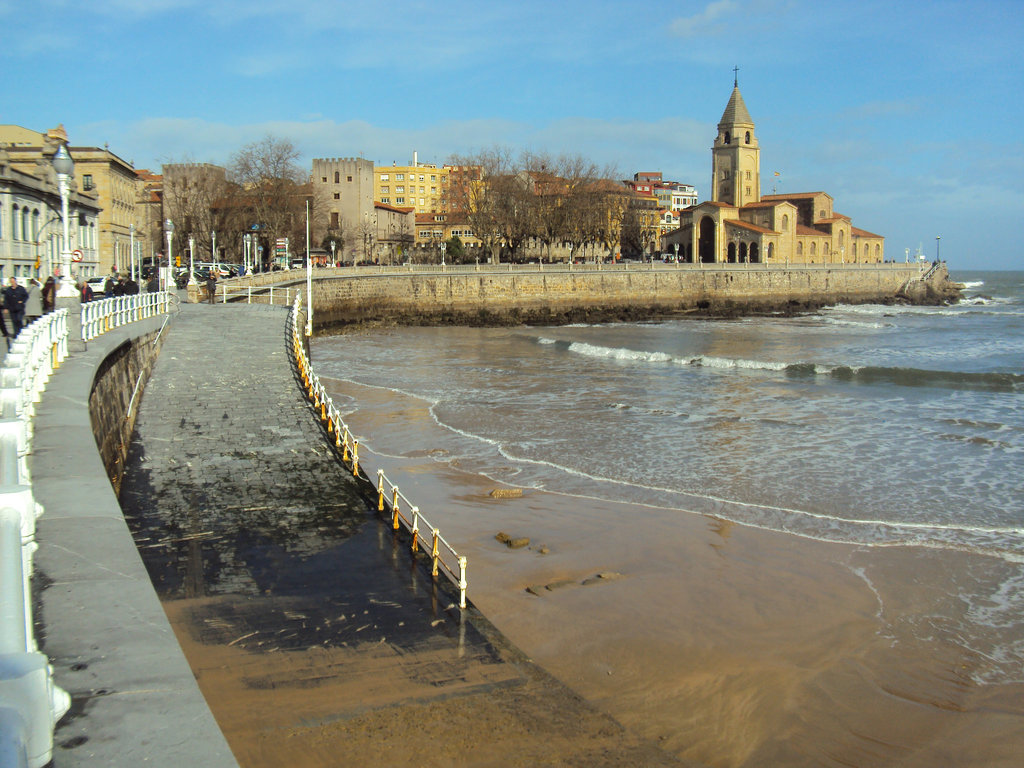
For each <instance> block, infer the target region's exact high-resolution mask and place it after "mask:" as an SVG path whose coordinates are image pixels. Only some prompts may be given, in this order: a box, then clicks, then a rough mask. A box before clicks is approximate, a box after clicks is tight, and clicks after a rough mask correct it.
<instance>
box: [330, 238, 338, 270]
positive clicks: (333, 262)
mask: <svg viewBox="0 0 1024 768" xmlns="http://www.w3.org/2000/svg"><path fill="white" fill-rule="evenodd" d="M334 247H335V243H334V240H331V266H332V267H336V266H337V265H338V262H336V261H335V260H334Z"/></svg>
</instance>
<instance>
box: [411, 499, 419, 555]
mask: <svg viewBox="0 0 1024 768" xmlns="http://www.w3.org/2000/svg"><path fill="white" fill-rule="evenodd" d="M419 535H420V508H419V507H413V508H412V553H413V554H414V555H415V554H416V544H417V540H418V539H419Z"/></svg>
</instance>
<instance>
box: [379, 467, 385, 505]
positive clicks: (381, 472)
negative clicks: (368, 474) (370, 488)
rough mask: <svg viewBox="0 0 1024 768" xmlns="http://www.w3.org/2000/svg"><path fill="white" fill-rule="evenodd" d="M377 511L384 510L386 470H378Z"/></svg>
mask: <svg viewBox="0 0 1024 768" xmlns="http://www.w3.org/2000/svg"><path fill="white" fill-rule="evenodd" d="M377 511H378V512H383V511H384V470H383V469H378V470H377Z"/></svg>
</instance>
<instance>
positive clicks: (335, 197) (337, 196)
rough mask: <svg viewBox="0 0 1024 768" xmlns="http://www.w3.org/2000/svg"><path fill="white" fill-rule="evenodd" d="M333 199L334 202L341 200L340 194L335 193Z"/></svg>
mask: <svg viewBox="0 0 1024 768" xmlns="http://www.w3.org/2000/svg"><path fill="white" fill-rule="evenodd" d="M334 199H335V200H341V192H335V193H334Z"/></svg>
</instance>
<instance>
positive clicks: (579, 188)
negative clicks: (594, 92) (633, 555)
mask: <svg viewBox="0 0 1024 768" xmlns="http://www.w3.org/2000/svg"><path fill="white" fill-rule="evenodd" d="M448 165H449V166H451V168H452V171H451V176H450V184H449V198H448V210H449V211H451V212H452V213H453V214H454V215H456V216H458V215H462V216H464V217H465V221H466V223H467V224H468V225H469V227H470V228H471V229H472V232H473V234H474V235H475V236H476V237H477V238H478V239H479V240H480V241H481V243H482V244H483V247H484V248H485V249H486V250H487V251H488V252H489V253H490V254H491V256H492V258H493V259H495V260H498V259H502V260H511V261H515V260H518V259H519V258H520V257H521V252H522V250H523V247H524V246H525V245H526V244H528V243H529V244H533V245H537V246H539V247H540V248H541V250H542V251H543V252H544V254H545V255H546V257H547V258H548V260H551V259H552V258H553V257H554V249H555V248H556V247H558V248H559V249H560V251H561V252H563V253H564V252H565V251H564V249H568V256H569V258H580V257H583V256H584V255H585V253H586V251H585V249H586V248H588V247H590V248H591V249H592V251H594V252H596V251H597V250H599V249H601V250H604V251H605V252H607V253H613V252H615V251H616V250H618V248H619V247H620V245H621V235H622V232H623V228H624V225H625V224H626V222H627V221H628V220H629V218H630V216H631V211H632V210H633V208H634V206H633V205H632V201H633V196H632V193H631V192H630V191H629V190H628V189H627V188H626V187H624V186H623V185H622V184H621V183H620V182H618V181H616V176H617V173H616V171H615V169H614V168H611V167H606V168H600V167H598V166H597V165H596V164H594V163H593V162H591V161H589V160H587V159H586V158H584V157H581V156H580V155H562V156H559V157H552V156H551V155H547V154H537V153H532V152H523V153H522V154H520V155H518V156H513V154H512V153H511V152H510V151H509V150H507V149H501V148H496V149H491V150H486V151H483V152H479V153H477V154H473V155H464V156H461V155H456V156H453V157H451V158H450V159H449V161H448Z"/></svg>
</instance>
